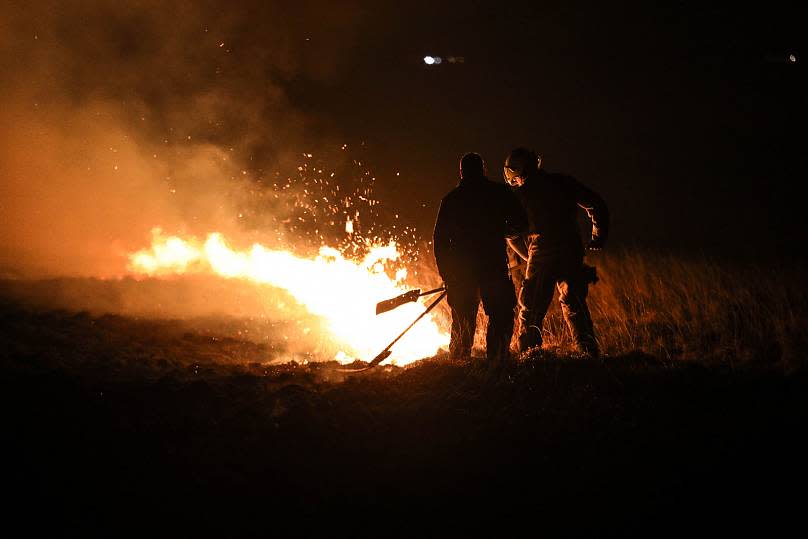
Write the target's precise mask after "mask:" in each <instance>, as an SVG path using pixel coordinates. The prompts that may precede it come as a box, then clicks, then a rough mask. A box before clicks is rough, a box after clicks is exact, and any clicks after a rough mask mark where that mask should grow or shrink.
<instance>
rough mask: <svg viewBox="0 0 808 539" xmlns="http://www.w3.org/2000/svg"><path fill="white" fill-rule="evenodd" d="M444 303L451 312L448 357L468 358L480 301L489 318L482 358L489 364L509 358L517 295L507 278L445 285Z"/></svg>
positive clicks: (505, 276) (475, 328) (505, 275)
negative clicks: (486, 359) (488, 361)
mask: <svg viewBox="0 0 808 539" xmlns="http://www.w3.org/2000/svg"><path fill="white" fill-rule="evenodd" d="M446 299H447V301H448V303H449V307H450V308H451V310H452V335H451V339H450V341H449V357H451V358H454V359H457V358H460V357H468V356H470V355H471V346H472V344H474V333H475V332H476V330H477V308H478V307H479V305H480V301H481V300H482V304H483V311H484V312H485V314H486V316H487V317H488V329H487V331H486V334H485V355H486V357H487V358H488V359H489V360H502V359H507V358H508V357H509V354H510V351H509V347H510V343H511V337H512V336H513V323H514V322H513V310H514V308H515V306H516V294H515V292H514V289H513V285H512V284H511V281H510V279H509V278H508V276H507V274H503V275H502V276H501V277H499V278H493V279H483V280H479V281H466V282H455V283H447V285H446Z"/></svg>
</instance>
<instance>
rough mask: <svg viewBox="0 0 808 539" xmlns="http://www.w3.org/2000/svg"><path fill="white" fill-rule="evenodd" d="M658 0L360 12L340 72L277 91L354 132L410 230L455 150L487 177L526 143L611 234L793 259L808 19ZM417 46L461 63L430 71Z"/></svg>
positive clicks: (801, 223) (783, 11)
mask: <svg viewBox="0 0 808 539" xmlns="http://www.w3.org/2000/svg"><path fill="white" fill-rule="evenodd" d="M657 4H659V3H654V2H642V3H637V4H635V5H630V4H621V3H617V4H614V3H606V2H593V3H591V4H590V5H587V4H581V3H578V2H555V3H545V2H505V3H469V2H448V3H447V2H435V3H432V4H428V3H417V4H413V3H407V4H406V5H407V7H402V6H403V5H404V3H402V6H397V7H388V8H386V9H382V10H379V9H373V10H371V11H372V13H370V14H369V16H368V18H367V20H365V21H364V22H363V23H362V25H361V29H360V31H359V32H358V36H359V37H358V41H357V42H356V45H355V48H354V49H353V51H352V53H351V55H350V60H349V62H348V65H346V66H345V67H344V69H342V70H341V71H340V72H339V75H338V77H337V78H336V80H335V81H332V83H331V84H327V85H321V86H307V87H303V88H294V87H292V86H290V94H291V95H292V98H293V99H294V101H295V102H296V103H297V104H298V105H299V106H300V108H301V109H303V110H306V111H310V112H311V113H312V114H313V115H314V116H315V117H317V118H318V121H319V122H322V123H323V124H324V125H326V126H327V128H328V129H329V130H333V131H334V132H341V133H344V134H345V137H346V138H347V139H350V140H351V141H352V142H356V141H360V140H361V141H365V143H366V144H367V145H368V146H369V148H371V149H372V152H371V155H372V156H373V159H372V160H373V165H374V166H375V168H376V169H377V170H378V171H379V173H380V180H379V186H378V189H379V192H380V193H383V194H384V196H382V197H381V198H382V199H388V200H389V198H388V194H389V193H403V194H405V196H404V197H397V198H396V200H397V201H399V202H401V203H405V204H406V203H408V202H410V201H415V202H419V203H424V204H426V206H425V207H422V208H419V205H418V204H413V205H412V209H410V208H407V209H406V210H405V211H403V212H402V213H404V214H406V215H409V216H412V218H413V219H414V221H415V222H416V224H417V225H418V226H419V229H423V228H428V227H429V225H430V220H431V219H432V218H434V214H435V212H436V209H437V204H438V201H439V199H440V197H441V196H442V195H443V194H444V193H445V192H446V191H448V190H449V189H450V188H451V187H452V186H453V184H454V183H455V182H456V179H457V178H456V164H457V159H458V157H459V156H460V155H461V154H462V153H464V152H466V151H478V152H480V153H481V154H482V155H483V156H484V158H486V160H487V161H488V166H489V173H490V176H491V177H492V178H494V179H497V180H500V181H501V165H502V161H503V158H504V156H505V155H506V153H507V152H508V151H509V150H510V149H511V148H513V147H515V146H519V145H525V146H529V147H532V148H534V149H535V150H536V151H538V152H539V153H540V154H541V155H542V156H543V158H544V165H545V166H546V168H547V169H548V170H555V171H561V172H567V173H570V174H573V175H575V176H576V177H578V179H580V180H582V181H584V182H585V183H588V184H589V185H591V186H592V187H593V188H595V189H596V190H598V191H600V192H601V194H602V195H603V196H604V197H605V198H606V200H607V201H608V203H609V204H610V207H611V209H612V212H613V238H612V239H613V241H614V243H615V244H617V243H620V244H629V245H632V244H638V245H646V246H649V245H650V246H655V247H682V248H685V249H688V250H698V251H701V252H705V253H714V252H715V253H720V254H721V255H722V256H723V255H732V254H742V255H743V256H747V255H755V254H757V255H760V254H762V253H763V252H766V253H767V254H768V253H775V252H776V253H779V254H783V255H789V254H793V252H794V251H799V245H801V244H802V242H803V241H804V240H805V238H806V226H805V224H806V221H805V217H804V215H805V212H804V211H802V210H801V209H800V206H801V204H800V202H799V200H798V199H797V198H796V193H797V192H798V188H799V185H800V183H801V181H802V180H803V179H804V178H805V170H806V168H805V151H804V149H803V141H804V137H803V136H802V131H803V121H804V119H805V110H806V109H805V105H806V95H808V94H806V85H805V68H804V64H805V58H803V57H802V55H801V52H802V51H803V50H804V49H802V48H800V44H798V43H797V38H798V36H799V35H800V34H801V33H803V30H802V28H801V26H802V23H801V22H800V21H804V18H803V17H802V16H801V14H804V12H801V11H800V10H799V9H798V7H797V6H798V3H797V2H793V3H791V4H787V3H776V2H775V3H766V4H755V5H753V6H750V7H746V8H742V7H738V6H737V5H733V6H731V7H730V6H728V7H722V8H719V7H712V3H702V2H676V3H665V4H666V5H665V6H660V5H657ZM313 39H316V36H313ZM792 54H793V55H794V57H795V59H796V62H792V61H791V60H790V59H789V55H792ZM425 55H440V56H442V57H443V58H446V57H449V56H455V57H456V56H462V57H463V58H464V63H462V64H459V63H453V64H449V63H448V62H446V61H444V62H443V63H442V64H440V65H432V66H427V65H426V64H424V63H423V61H422V58H423V57H424V56H425ZM397 170H400V171H401V176H400V177H402V178H403V181H397V180H396V179H394V171H397Z"/></svg>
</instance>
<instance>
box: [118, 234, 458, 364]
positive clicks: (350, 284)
mask: <svg viewBox="0 0 808 539" xmlns="http://www.w3.org/2000/svg"><path fill="white" fill-rule="evenodd" d="M153 234H154V239H153V241H152V245H151V247H150V248H149V249H144V250H141V251H138V252H136V253H133V254H132V255H130V257H129V270H130V271H131V272H133V273H134V274H136V275H148V276H160V275H170V274H184V273H188V272H192V271H208V272H213V273H214V274H216V275H219V276H221V277H225V278H234V279H245V280H248V281H251V282H254V283H259V284H268V285H272V286H274V287H278V288H282V289H284V290H286V291H288V292H289V293H291V294H292V295H293V296H294V297H295V298H296V299H297V301H299V302H300V303H301V304H302V305H304V306H305V307H306V309H307V310H308V311H309V312H310V313H312V314H313V315H316V316H320V317H322V318H324V319H325V320H326V322H327V324H326V325H327V327H328V329H329V331H330V333H331V338H332V339H333V341H334V343H335V344H336V345H337V346H338V347H340V348H341V351H340V352H339V353H338V354H337V357H335V359H337V360H338V361H340V362H342V363H349V362H351V361H353V360H354V359H355V358H358V359H364V360H368V361H369V360H370V359H372V358H373V357H374V356H375V355H376V354H378V353H379V352H381V351H382V349H384V347H385V346H387V345H388V344H389V343H390V341H392V340H393V339H394V338H395V337H396V336H398V334H399V333H400V332H401V331H403V330H404V328H406V327H407V326H408V325H409V324H410V323H411V322H412V321H413V320H415V318H416V317H417V316H418V315H419V314H421V312H422V311H423V306H421V305H417V304H415V303H409V304H405V305H403V306H401V307H399V308H398V309H395V310H394V311H390V312H388V313H384V314H381V315H379V316H376V314H375V307H376V303H377V302H378V301H379V300H382V299H387V298H390V297H393V296H397V295H399V294H401V293H403V292H406V290H407V289H406V288H405V287H404V284H403V281H404V279H405V278H406V270H399V271H398V272H397V274H396V276H395V278H394V279H391V278H390V277H388V275H387V274H386V273H385V271H384V270H385V263H386V262H388V261H394V260H396V259H397V258H398V257H399V253H398V250H397V248H396V244H395V242H390V243H389V244H388V245H377V246H374V247H373V248H372V249H371V250H370V252H369V253H368V255H367V256H366V257H365V258H364V259H363V260H362V261H360V262H354V261H351V260H348V259H346V258H344V257H343V256H342V254H341V253H340V252H339V251H337V250H336V249H333V248H330V247H322V248H321V249H320V253H319V255H318V256H317V257H315V258H314V259H306V258H300V257H298V256H296V255H294V254H293V253H291V252H289V251H275V250H270V249H267V248H266V247H264V246H263V245H261V244H258V243H256V244H254V245H253V246H252V247H251V248H250V249H249V250H245V251H236V250H233V249H231V248H230V247H228V245H227V243H226V242H225V240H224V238H223V237H222V235H221V234H219V233H217V232H214V233H211V234H209V235H208V237H207V239H206V240H205V242H204V243H203V242H200V241H198V240H194V239H182V238H179V237H176V236H168V237H166V236H163V235H162V233H161V231H160V230H159V229H155V230H154V231H153ZM448 342H449V337H448V335H447V334H446V333H445V332H443V331H441V330H440V329H439V327H438V325H437V324H436V322H435V319H434V318H433V316H432V313H429V314H427V315H426V316H425V317H424V318H423V319H422V320H421V321H420V322H419V323H418V324H416V325H415V326H414V327H413V328H412V329H411V330H410V331H409V332H408V333H407V334H406V335H405V336H404V337H402V338H401V340H400V341H398V342H397V343H396V345H395V346H394V347H393V348H392V352H393V354H392V355H391V356H390V357H391V361H393V362H395V363H397V364H399V365H403V364H406V363H410V362H412V361H415V360H417V359H421V358H424V357H429V356H432V355H435V353H437V352H438V350H439V349H441V348H445V347H446V346H447V345H448Z"/></svg>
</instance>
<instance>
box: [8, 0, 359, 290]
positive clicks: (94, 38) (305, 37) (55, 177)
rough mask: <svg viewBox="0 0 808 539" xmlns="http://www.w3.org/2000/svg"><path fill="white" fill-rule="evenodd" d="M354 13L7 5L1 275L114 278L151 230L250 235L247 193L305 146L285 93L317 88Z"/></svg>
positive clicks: (305, 128)
mask: <svg viewBox="0 0 808 539" xmlns="http://www.w3.org/2000/svg"><path fill="white" fill-rule="evenodd" d="M359 19H360V13H359V10H358V8H357V7H356V6H353V5H351V4H350V3H340V6H339V7H338V8H337V7H335V6H333V5H332V4H331V3H329V2H295V3H288V2H263V1H252V2H240V3H238V7H237V8H236V7H233V4H232V3H228V2H201V3H189V2H179V3H168V4H166V3H163V2H156V1H142V2H125V3H120V2H101V1H95V2H36V3H23V2H20V3H15V2H11V3H4V4H3V6H2V7H0V50H2V52H0V75H1V76H0V96H2V102H3V106H2V107H0V216H1V217H0V230H2V235H0V275H2V276H6V277H34V276H36V277H42V276H94V277H109V276H116V275H120V274H121V273H122V272H123V271H124V270H125V268H126V255H127V254H128V253H131V252H132V251H133V250H136V249H139V248H142V247H143V245H144V243H145V242H148V241H149V240H150V237H151V230H152V229H153V228H154V227H162V228H163V229H164V230H165V231H166V232H167V233H172V234H173V233H181V234H192V235H199V236H202V235H204V234H206V233H208V232H210V231H212V230H217V231H220V232H223V233H224V234H225V235H229V236H231V237H245V235H247V234H253V237H254V235H255V234H256V233H257V230H258V229H259V228H260V227H259V225H260V224H262V223H265V222H267V221H268V216H267V215H264V216H263V219H257V218H254V219H253V220H252V221H250V222H249V223H246V222H245V219H244V213H243V212H242V211H241V209H242V208H243V207H244V206H245V201H246V200H247V199H249V198H250V197H252V196H254V194H255V193H256V191H260V190H261V189H262V186H265V185H266V184H267V179H268V178H270V176H272V175H273V174H274V175H276V176H277V175H279V174H281V173H280V172H278V171H284V170H286V169H289V168H291V167H292V165H293V164H294V163H295V160H296V159H297V158H298V156H299V155H300V152H301V151H305V149H307V148H312V147H316V145H317V143H318V141H316V140H313V139H312V132H313V131H314V130H313V129H312V126H313V123H312V120H311V119H308V118H307V117H306V114H305V111H299V110H295V107H294V106H292V105H291V104H290V100H289V98H288V92H287V91H286V88H288V87H289V85H291V84H295V83H297V82H299V81H304V82H306V83H311V84H327V83H328V81H329V80H331V79H332V78H333V77H334V76H335V74H336V73H337V72H338V70H339V67H340V58H341V57H344V55H346V54H347V53H348V51H349V49H350V47H351V43H352V41H353V39H352V35H353V34H354V33H355V31H356V28H357V21H358V20H359ZM264 210H265V212H267V213H271V212H272V211H273V210H274V209H273V207H272V206H271V205H269V206H267V205H265V206H264ZM276 220H277V219H276Z"/></svg>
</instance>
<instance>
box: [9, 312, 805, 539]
mask: <svg viewBox="0 0 808 539" xmlns="http://www.w3.org/2000/svg"><path fill="white" fill-rule="evenodd" d="M0 321H2V325H1V326H0V328H2V329H1V333H0V366H1V368H0V385H1V386H2V387H0V398H2V408H0V409H2V422H3V423H2V424H3V429H2V432H3V442H2V444H3V455H4V459H3V462H4V468H5V471H4V473H3V476H4V480H3V483H4V491H5V494H6V496H5V498H6V500H7V501H5V502H3V504H4V513H5V514H6V516H5V517H4V521H5V523H6V526H7V527H8V529H11V527H12V526H13V527H14V528H16V529H19V530H21V531H23V532H24V535H25V536H34V535H38V534H40V533H42V532H56V533H59V534H60V535H71V536H72V535H81V536H85V535H88V534H91V535H105V536H115V535H122V534H129V533H136V534H138V535H146V534H148V535H150V536H151V535H163V534H166V535H168V534H172V535H176V534H177V533H180V534H181V535H183V536H187V535H191V534H196V533H199V532H201V533H202V534H205V535H207V534H210V535H216V536H219V537H222V536H224V537H227V536H237V535H243V534H257V535H262V536H275V535H280V536H286V535H315V534H317V535H320V534H321V533H322V532H324V533H327V534H328V535H350V536H358V535H374V536H390V535H392V536H399V535H413V534H415V535H417V536H435V535H446V534H448V535H468V534H469V533H474V534H475V535H476V534H485V535H498V534H500V533H507V534H508V535H515V534H516V533H517V530H525V531H526V532H527V533H529V534H530V535H541V534H548V535H558V534H559V532H561V534H562V535H575V534H579V533H581V534H586V535H592V534H595V535H607V534H610V533H612V532H614V533H621V534H622V533H626V532H633V533H636V534H639V535H652V536H653V535H661V534H666V533H667V532H674V533H691V532H692V533H695V532H705V531H710V532H714V533H726V532H730V531H732V532H737V531H746V532H748V531H751V530H754V529H756V528H757V529H759V530H762V531H765V532H766V533H767V534H768V535H771V534H772V533H777V532H779V531H785V530H786V529H788V528H789V526H791V525H792V524H794V523H795V522H798V521H799V518H800V516H801V513H802V511H803V510H804V508H805V499H806V498H805V495H804V493H803V492H804V488H805V485H806V479H808V474H806V468H807V466H806V454H808V453H807V452H806V450H808V444H807V443H806V442H805V440H803V436H802V435H803V433H804V432H805V430H806V426H808V422H807V421H806V419H808V391H806V389H808V383H807V382H808V379H806V373H805V370H804V369H800V368H797V369H793V368H792V369H791V370H789V371H788V372H785V371H784V370H783V369H782V368H781V367H780V366H778V365H776V364H775V365H770V364H744V365H738V364H735V363H733V362H732V361H727V362H726V363H723V364H712V365H707V364H702V363H698V362H689V363H672V362H666V361H663V360H660V359H658V358H653V357H649V356H646V355H643V354H642V353H632V354H628V355H625V356H622V357H608V358H604V359H603V360H599V361H592V360H583V359H579V358H570V357H557V356H554V355H552V354H549V353H548V354H545V355H544V356H542V357H539V356H533V357H530V358H527V359H526V360H524V361H521V362H519V363H517V364H515V365H511V366H508V367H506V368H504V369H498V370H497V369H490V368H488V367H487V365H486V364H485V363H484V362H481V361H477V360H475V361H465V362H450V361H448V360H447V359H446V358H445V357H437V358H430V359H425V360H423V361H420V362H418V363H416V364H414V365H412V366H409V367H407V368H399V367H381V368H377V369H374V370H371V371H369V372H367V373H364V374H361V375H347V374H345V373H342V372H340V371H339V367H340V366H339V365H337V364H336V363H334V362H326V363H308V364H296V363H285V364H280V365H272V364H269V365H268V364H266V363H265V362H258V361H252V360H250V359H249V358H255V357H266V356H267V355H271V351H272V350H271V346H270V347H269V348H267V345H266V344H255V343H253V342H251V341H249V340H247V339H239V338H234V337H233V336H232V334H228V332H227V331H225V329H222V330H221V334H219V335H217V334H216V333H215V332H214V333H212V332H211V331H210V330H206V331H203V330H201V329H199V326H198V325H193V324H188V323H186V322H180V321H158V320H142V319H141V320H138V319H133V318H126V317H120V316H109V315H107V316H92V315H90V314H88V313H74V312H69V311H47V310H41V309H40V310H37V309H31V308H27V307H24V306H22V305H20V304H18V303H14V302H10V301H6V302H3V303H0ZM220 327H221V328H226V327H227V323H226V321H223V322H222V323H221V325H220ZM475 532H476V533H475Z"/></svg>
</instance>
